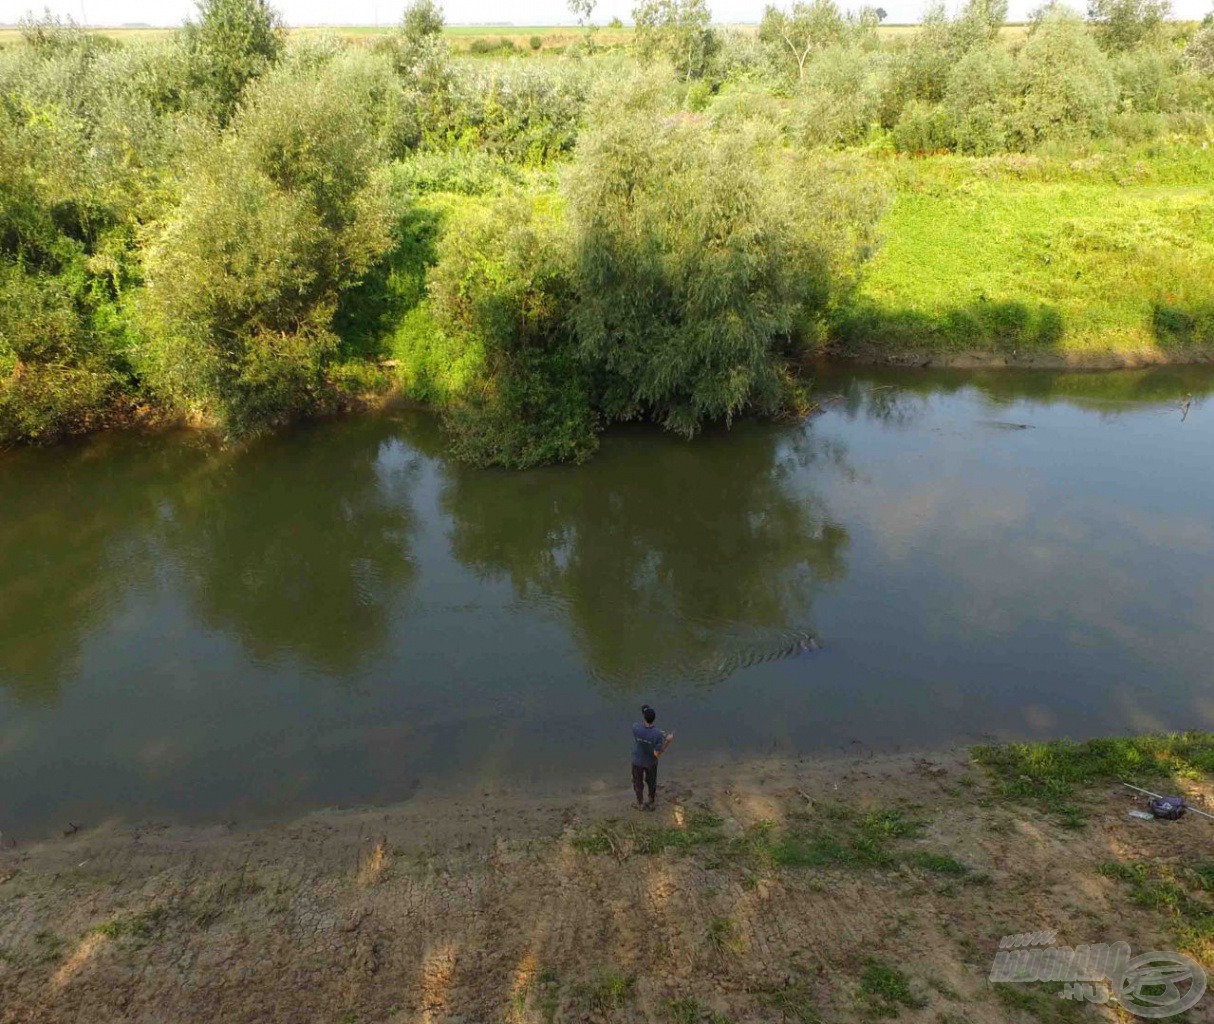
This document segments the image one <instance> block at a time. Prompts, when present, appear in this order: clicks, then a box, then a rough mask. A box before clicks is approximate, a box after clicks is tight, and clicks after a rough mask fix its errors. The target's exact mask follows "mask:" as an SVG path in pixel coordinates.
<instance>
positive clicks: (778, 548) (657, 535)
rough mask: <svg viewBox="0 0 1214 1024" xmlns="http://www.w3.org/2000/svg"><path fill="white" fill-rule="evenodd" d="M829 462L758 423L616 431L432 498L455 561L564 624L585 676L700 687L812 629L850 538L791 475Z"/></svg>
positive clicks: (456, 480) (795, 436) (464, 481)
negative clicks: (568, 459)
mask: <svg viewBox="0 0 1214 1024" xmlns="http://www.w3.org/2000/svg"><path fill="white" fill-rule="evenodd" d="M841 459H842V454H841V452H839V451H838V449H837V448H833V449H828V448H826V447H823V446H821V445H818V444H816V443H814V441H813V438H812V434H811V433H802V432H801V431H796V430H787V429H775V428H771V427H763V426H759V425H754V424H742V425H740V426H738V427H736V428H735V429H734V430H733V431H732V432H730V433H728V434H724V433H721V434H717V435H715V436H710V437H704V438H700V439H698V440H696V441H695V442H693V443H686V442H683V441H680V440H677V439H675V438H672V437H670V436H663V435H659V434H657V433H656V432H653V431H646V432H641V431H637V432H632V431H628V432H624V433H623V434H617V435H615V436H613V437H610V438H608V440H607V443H606V444H605V445H604V449H603V451H602V452H601V453H600V455H599V456H598V457H597V458H596V459H595V460H593V461H592V462H591V463H590V464H588V465H586V466H581V467H577V468H553V469H546V470H539V471H534V472H529V473H516V474H511V473H498V472H477V471H472V470H467V469H461V468H458V467H457V468H452V469H450V471H449V479H448V483H447V486H446V490H445V493H444V499H443V500H444V505H445V508H446V510H447V511H448V512H449V513H450V515H451V517H452V528H451V529H452V533H451V543H452V549H453V551H454V553H455V555H456V557H457V558H459V559H460V561H461V562H463V563H464V564H465V565H467V566H469V567H471V568H473V569H474V570H475V571H477V572H479V573H481V574H482V575H486V576H491V577H498V578H505V579H508V580H509V581H510V582H511V584H512V585H513V587H514V588H515V591H516V592H517V593H518V594H519V595H520V596H521V597H524V598H527V599H530V600H535V601H537V602H545V603H552V604H553V605H554V606H555V607H557V608H558V609H560V610H561V612H562V613H563V614H566V615H567V616H568V618H569V621H570V624H571V627H572V629H573V631H574V634H575V636H576V638H577V642H578V644H579V645H580V647H581V648H582V651H583V653H584V655H585V657H586V660H587V662H588V664H589V666H590V670H591V672H592V674H594V675H595V676H597V677H599V678H600V679H602V680H604V681H605V682H607V683H609V684H610V685H613V686H617V687H625V688H627V687H631V686H634V685H640V684H642V683H651V682H652V681H654V680H656V679H669V680H671V681H684V682H686V681H712V680H717V679H720V678H723V677H724V676H726V675H728V674H729V673H730V672H732V671H733V670H735V669H736V668H738V667H740V666H742V665H745V664H748V663H751V662H753V661H760V660H766V659H767V658H769V657H777V656H780V655H781V654H782V653H787V652H788V651H789V650H791V649H793V648H795V645H796V641H797V640H798V639H799V638H803V637H807V636H809V635H810V634H811V633H812V623H811V608H812V604H813V599H814V595H815V594H816V593H817V591H818V590H819V589H820V587H821V586H822V585H823V584H824V583H826V582H828V581H830V580H832V579H835V578H837V577H839V576H840V575H841V574H842V573H843V571H844V562H843V555H844V552H845V550H846V548H847V533H846V531H845V530H844V529H843V527H842V526H839V525H838V524H835V523H833V522H831V521H830V519H829V517H828V516H827V514H826V512H825V510H824V508H823V507H822V504H821V502H820V500H819V499H818V498H817V497H816V496H815V495H814V494H813V492H812V491H809V490H807V489H806V482H807V480H812V474H808V475H807V474H803V473H798V474H794V473H792V472H791V470H793V469H794V468H796V466H797V465H798V464H801V465H805V464H809V463H813V462H815V461H818V460H827V461H829V462H832V463H835V464H837V463H838V462H840V461H841Z"/></svg>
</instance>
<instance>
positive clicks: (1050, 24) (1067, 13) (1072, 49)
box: [1018, 6, 1117, 146]
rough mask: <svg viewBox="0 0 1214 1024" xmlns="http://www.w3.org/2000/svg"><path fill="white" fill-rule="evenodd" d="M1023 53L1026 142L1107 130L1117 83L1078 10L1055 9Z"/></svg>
mask: <svg viewBox="0 0 1214 1024" xmlns="http://www.w3.org/2000/svg"><path fill="white" fill-rule="evenodd" d="M1021 58H1022V69H1023V70H1022V74H1023V79H1024V101H1023V106H1022V108H1021V112H1020V117H1019V124H1018V128H1019V131H1020V133H1021V136H1022V138H1023V141H1024V144H1025V145H1027V146H1034V145H1037V144H1038V143H1041V142H1046V141H1052V140H1056V139H1085V138H1090V137H1091V136H1093V135H1101V134H1103V133H1104V131H1105V130H1106V129H1107V127H1108V123H1109V115H1110V114H1111V113H1112V112H1113V108H1114V105H1115V103H1116V101H1117V84H1116V82H1115V81H1114V79H1113V71H1112V67H1111V65H1110V63H1109V60H1108V58H1107V57H1105V55H1104V54H1103V53H1102V52H1101V50H1100V47H1099V46H1097V45H1096V41H1095V40H1094V39H1093V38H1092V36H1091V34H1090V33H1089V32H1088V30H1087V27H1086V26H1085V25H1084V23H1083V21H1082V20H1081V19H1080V18H1079V17H1078V16H1077V15H1076V14H1075V13H1074V12H1073V11H1071V10H1069V9H1068V8H1065V7H1060V6H1054V7H1051V8H1049V9H1048V10H1047V12H1046V13H1045V14H1044V15H1043V16H1042V18H1041V20H1040V21H1039V22H1038V23H1037V25H1036V26H1035V27H1034V29H1033V32H1032V34H1031V35H1030V36H1029V39H1028V41H1027V42H1026V43H1025V45H1024V50H1023V51H1022V55H1021Z"/></svg>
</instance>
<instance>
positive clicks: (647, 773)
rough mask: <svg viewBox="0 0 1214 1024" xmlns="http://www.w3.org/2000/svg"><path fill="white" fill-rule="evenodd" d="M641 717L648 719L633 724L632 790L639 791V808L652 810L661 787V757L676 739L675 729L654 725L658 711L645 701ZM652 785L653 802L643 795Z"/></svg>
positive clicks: (637, 804) (651, 796)
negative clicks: (659, 765) (659, 770)
mask: <svg viewBox="0 0 1214 1024" xmlns="http://www.w3.org/2000/svg"><path fill="white" fill-rule="evenodd" d="M641 717H642V718H643V719H644V720H645V721H644V723H643V724H642V723H641V722H636V723H634V724H633V726H632V739H633V744H632V790H633V792H634V793H636V798H637V803H636V809H637V810H638V811H652V810H653V804H654V800H656V799H657V790H658V758H659V757H661V756H662V752H663V751H664V750H665V749H666V748H667V747H669V746H670V744H671V742H672V741H673V740H674V730H671V731H670V732H668V733H667V732H662V730H661V729H656V728H654V725H653V722H654V719H656V718H657V717H658V713H657V712H656V711H654V710H653V708H651V707H650V706H649V705H648V704H642V705H641ZM646 787H648V789H649V803H645V801H644V800H643V799H642V797H643V795H644V791H645V789H646Z"/></svg>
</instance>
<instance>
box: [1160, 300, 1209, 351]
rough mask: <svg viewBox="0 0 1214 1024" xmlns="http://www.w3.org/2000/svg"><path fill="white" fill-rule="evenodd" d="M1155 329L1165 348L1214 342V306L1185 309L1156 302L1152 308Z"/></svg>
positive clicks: (1172, 304)
mask: <svg viewBox="0 0 1214 1024" xmlns="http://www.w3.org/2000/svg"><path fill="white" fill-rule="evenodd" d="M1151 331H1152V332H1153V333H1154V335H1155V340H1156V341H1157V342H1158V343H1159V345H1160V346H1161V347H1165V348H1181V347H1189V346H1198V345H1214V305H1204V306H1194V307H1192V308H1187V309H1186V308H1185V307H1184V306H1181V305H1177V304H1175V303H1171V302H1156V303H1155V304H1154V305H1153V306H1152V309H1151Z"/></svg>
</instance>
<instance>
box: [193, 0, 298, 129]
mask: <svg viewBox="0 0 1214 1024" xmlns="http://www.w3.org/2000/svg"><path fill="white" fill-rule="evenodd" d="M183 40H184V43H185V47H186V51H187V53H189V55H190V58H191V72H192V74H191V78H192V82H191V84H192V85H193V86H194V87H195V88H197V89H198V90H199V91H200V92H202V93H203V94H204V96H205V97H206V105H207V109H208V110H209V111H210V113H212V114H213V115H214V116H215V117H216V118H217V119H218V121H219V123H220V124H226V123H227V122H228V120H229V119H230V118H231V117H232V114H233V113H234V112H235V110H236V106H237V104H238V103H239V102H240V99H241V96H242V95H243V93H244V90H245V87H246V86H247V85H248V84H249V83H250V82H252V81H253V80H254V79H256V78H257V77H258V76H260V75H262V74H264V73H265V71H266V70H267V69H268V68H269V67H270V66H271V65H273V64H274V62H275V61H276V60H278V58H279V57H280V56H281V55H282V50H283V46H284V43H285V40H286V30H285V28H284V26H283V23H282V18H281V17H280V15H279V14H278V12H277V11H276V10H275V9H274V8H273V7H271V6H270V4H269V3H268V2H267V0H198V20H197V21H196V22H193V21H188V22H186V26H185V29H184V32H183Z"/></svg>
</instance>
